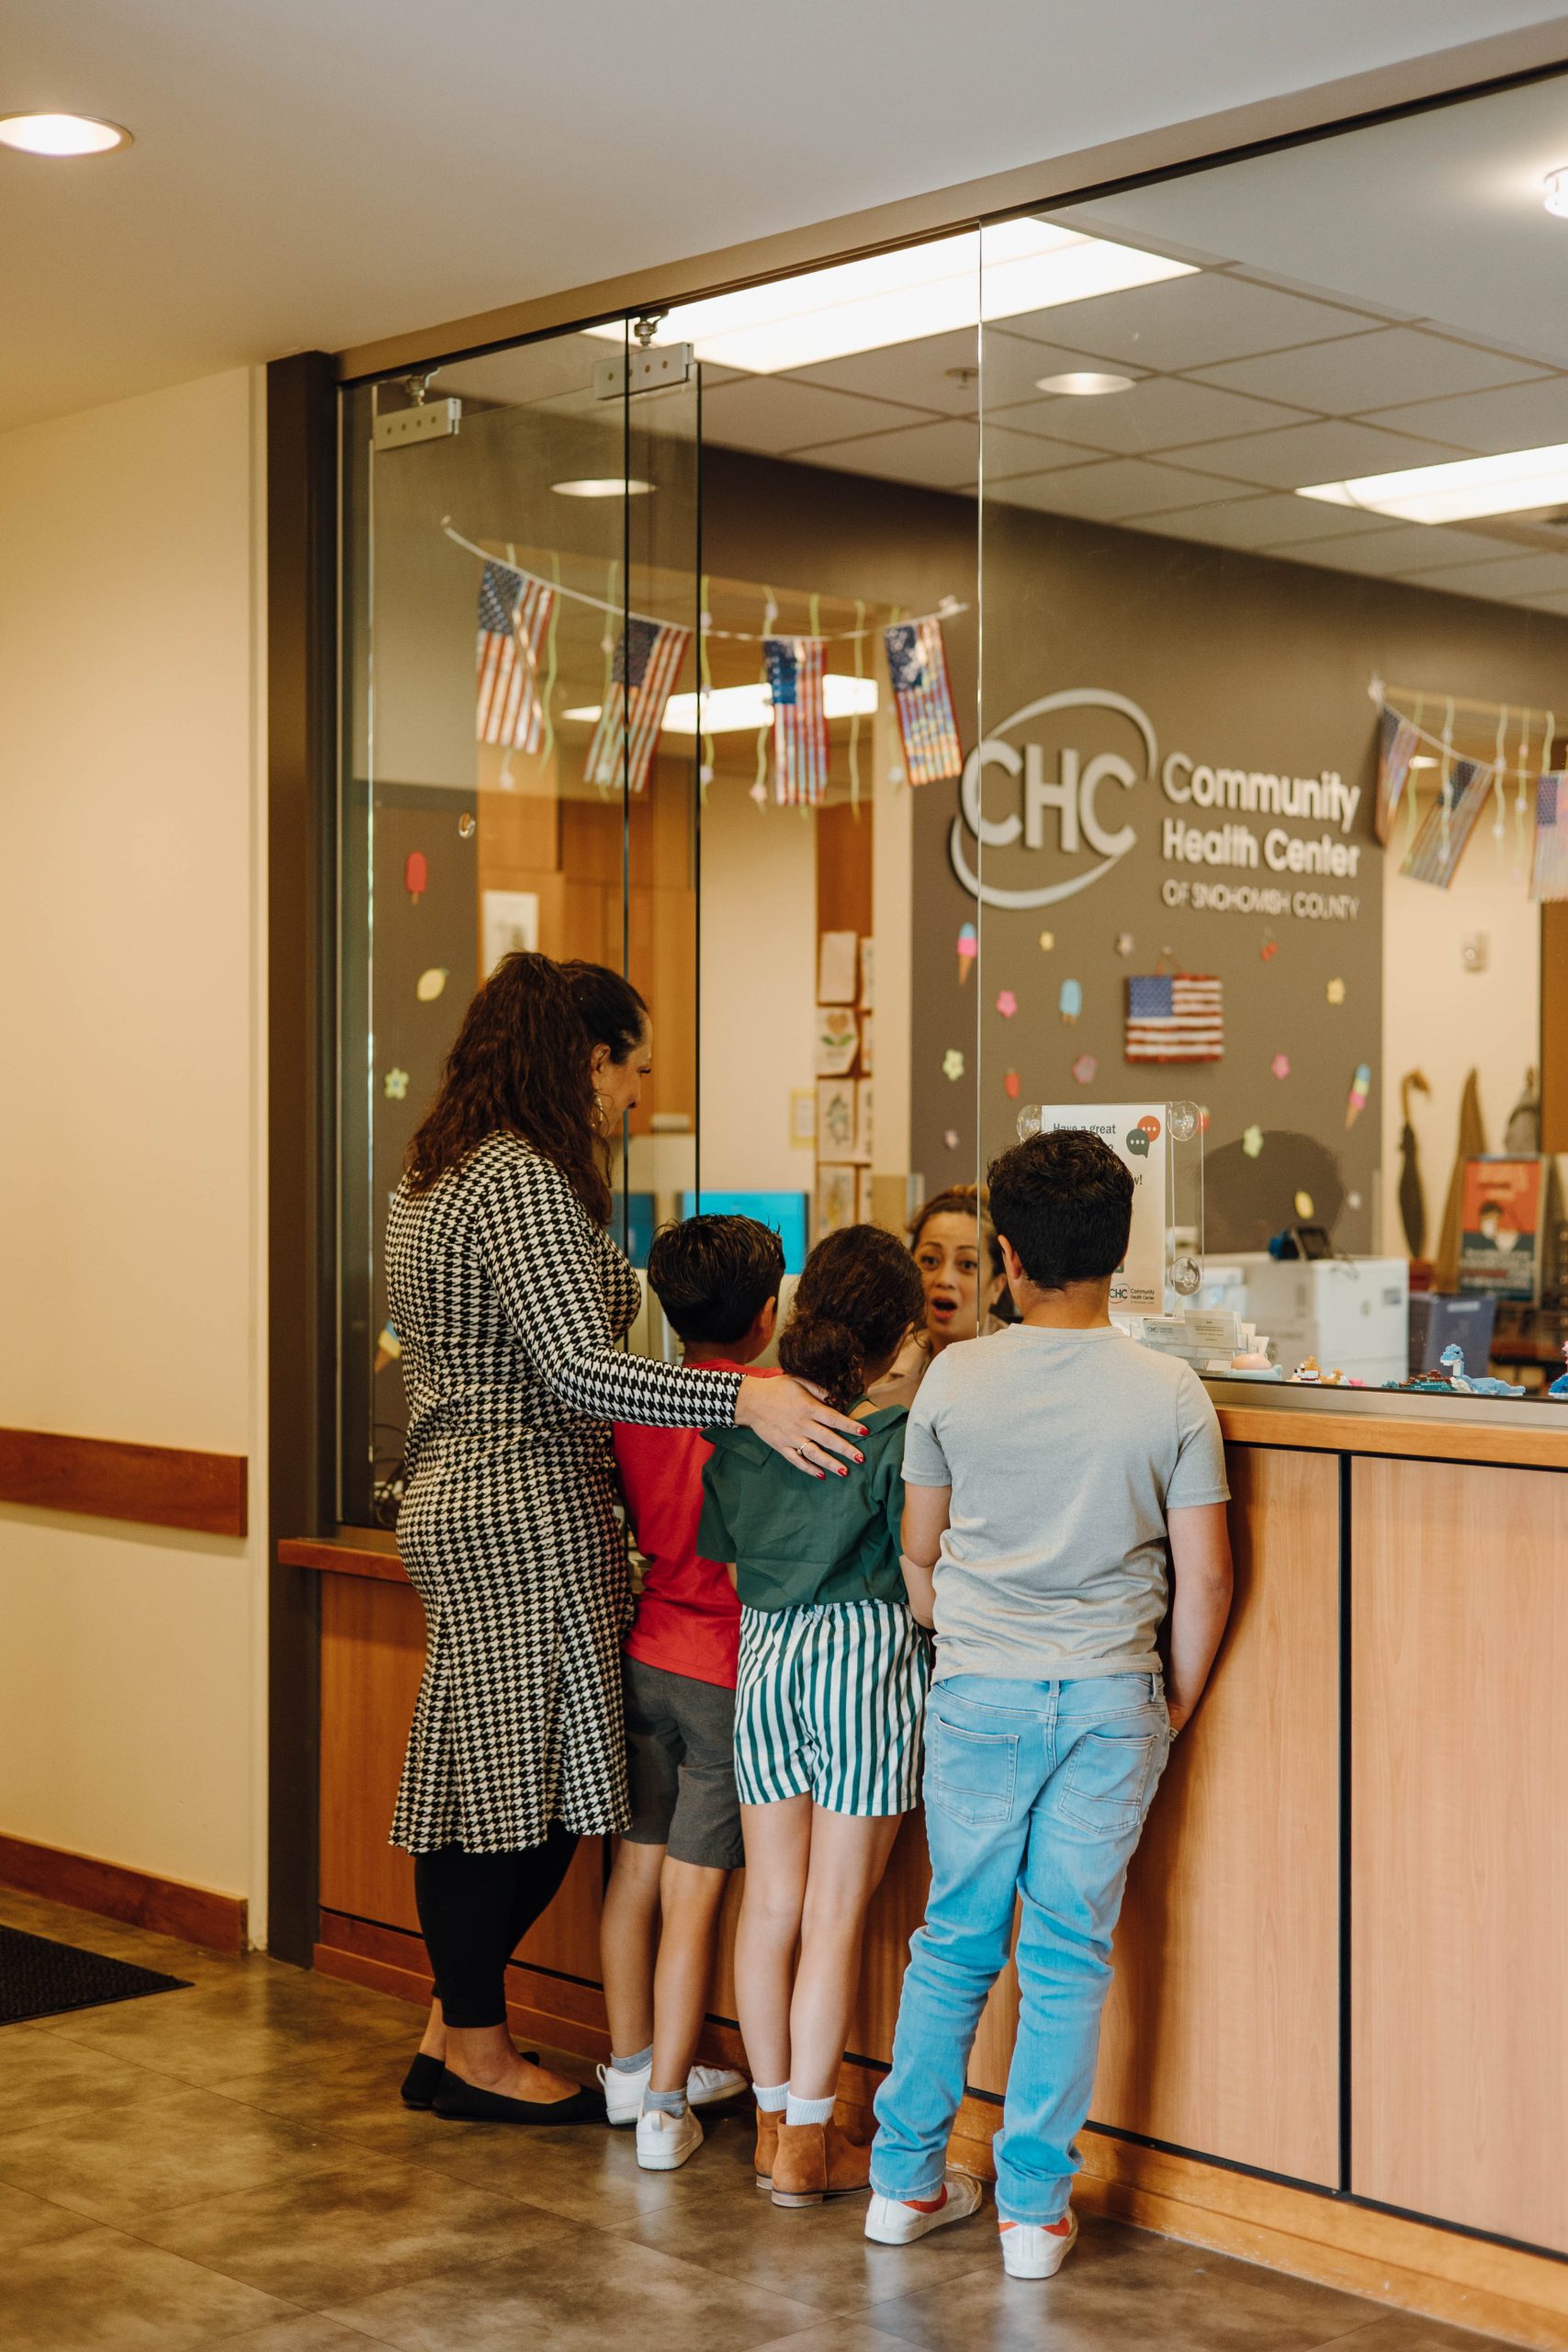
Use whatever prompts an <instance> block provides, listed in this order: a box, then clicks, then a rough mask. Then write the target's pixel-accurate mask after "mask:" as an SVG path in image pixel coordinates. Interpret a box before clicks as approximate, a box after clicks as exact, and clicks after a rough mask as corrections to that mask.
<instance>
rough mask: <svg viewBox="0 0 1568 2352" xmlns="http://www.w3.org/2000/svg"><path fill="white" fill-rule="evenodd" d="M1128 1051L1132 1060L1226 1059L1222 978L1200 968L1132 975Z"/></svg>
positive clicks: (1204, 1060) (1128, 997) (1129, 983)
mask: <svg viewBox="0 0 1568 2352" xmlns="http://www.w3.org/2000/svg"><path fill="white" fill-rule="evenodd" d="M1126 1051H1127V1059H1128V1060H1129V1061H1130V1062H1217V1061H1223V1060H1224V1051H1225V1020H1224V989H1223V988H1222V986H1221V984H1220V982H1219V981H1218V980H1217V979H1215V978H1213V976H1212V975H1211V974H1208V973H1200V972H1175V973H1169V972H1150V973H1145V974H1141V975H1140V976H1139V977H1138V978H1136V979H1129V980H1128V982H1127V1048H1126Z"/></svg>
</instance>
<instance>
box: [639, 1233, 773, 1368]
mask: <svg viewBox="0 0 1568 2352" xmlns="http://www.w3.org/2000/svg"><path fill="white" fill-rule="evenodd" d="M783 1280H784V1244H783V1242H782V1241H781V1240H780V1239H779V1237H778V1235H777V1234H776V1233H774V1232H773V1231H771V1230H770V1228H769V1227H767V1226H765V1225H759V1223H758V1222H757V1219H756V1218H755V1217H751V1216H689V1217H687V1218H686V1219H685V1220H684V1221H683V1223H682V1224H680V1225H667V1226H665V1227H663V1228H662V1230H661V1231H660V1233H659V1234H658V1235H656V1237H655V1238H654V1243H653V1247H652V1249H651V1250H649V1253H648V1286H649V1290H650V1291H652V1293H653V1295H654V1296H655V1298H656V1299H657V1300H658V1301H659V1304H660V1306H662V1308H663V1309H664V1312H665V1315H666V1317H668V1318H669V1321H670V1323H671V1327H672V1328H673V1329H674V1330H675V1332H676V1333H677V1334H678V1336H679V1337H680V1338H681V1339H682V1340H691V1341H693V1342H694V1343H695V1344H696V1345H697V1346H699V1347H723V1346H724V1345H725V1343H726V1342H727V1341H732V1340H743V1339H744V1338H745V1337H746V1334H747V1332H748V1331H749V1330H750V1329H751V1326H752V1324H753V1323H755V1321H756V1320H757V1317H758V1316H759V1315H761V1311H762V1309H763V1307H764V1306H766V1305H767V1303H768V1301H769V1299H770V1298H777V1296H778V1295H779V1284H780V1283H781V1282H783Z"/></svg>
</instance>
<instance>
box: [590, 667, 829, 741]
mask: <svg viewBox="0 0 1568 2352" xmlns="http://www.w3.org/2000/svg"><path fill="white" fill-rule="evenodd" d="M702 700H703V717H702V726H701V730H700V731H701V732H702V733H703V734H705V735H741V734H750V735H754V734H755V733H756V731H757V729H759V728H760V727H770V726H772V724H773V696H772V695H770V694H769V692H768V689H767V687H766V686H765V685H763V684H762V683H761V680H760V679H759V680H758V681H757V682H756V683H755V684H751V685H749V686H714V687H712V688H710V689H709V691H708V692H707V693H706V694H705V695H704V696H703V698H702ZM822 707H823V709H824V710H825V711H826V712H827V714H828V716H829V718H852V716H853V715H854V713H855V712H856V711H859V712H860V713H861V714H862V716H864V715H865V714H866V713H868V712H870V711H874V709H875V708H876V680H875V679H874V678H843V677H840V676H839V675H838V674H837V673H835V672H833V671H829V673H828V675H827V676H826V677H825V678H824V679H823V681H822ZM566 715H567V717H568V718H582V719H596V718H598V716H599V705H598V704H597V703H596V702H595V703H589V704H587V705H585V706H584V707H582V708H581V709H579V710H569V711H568V712H567V714H566ZM698 731H699V729H698V723H697V697H696V695H671V697H670V699H669V701H668V702H667V703H666V704H665V706H664V732H665V733H666V735H695V734H696V733H697V732H698Z"/></svg>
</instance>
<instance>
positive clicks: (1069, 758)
mask: <svg viewBox="0 0 1568 2352" xmlns="http://www.w3.org/2000/svg"><path fill="white" fill-rule="evenodd" d="M1054 710H1109V711H1114V712H1115V713H1116V714H1117V715H1118V716H1119V717H1120V718H1124V719H1125V720H1126V721H1127V724H1128V726H1129V727H1130V728H1131V729H1133V732H1134V735H1135V736H1136V738H1137V739H1138V745H1139V749H1140V750H1141V752H1142V754H1143V758H1142V764H1141V766H1138V767H1134V766H1133V765H1132V763H1130V762H1129V761H1127V760H1124V759H1122V757H1121V755H1120V753H1118V752H1098V753H1097V754H1096V755H1095V757H1094V758H1093V759H1091V760H1089V761H1087V762H1080V760H1079V756H1078V754H1077V752H1076V751H1073V750H1070V749H1068V750H1064V752H1062V755H1061V772H1060V774H1059V775H1055V776H1047V775H1046V773H1045V753H1044V752H1043V749H1042V747H1041V746H1040V745H1039V744H1038V743H1025V744H1024V746H1023V747H1022V750H1020V749H1019V746H1018V745H1017V744H1016V743H1011V742H1009V741H1007V740H1006V739H1007V738H1008V737H1009V736H1010V735H1012V734H1014V733H1015V732H1016V731H1017V729H1019V728H1021V727H1024V726H1027V724H1028V722H1029V721H1030V720H1031V719H1032V718H1043V717H1044V716H1045V715H1046V713H1047V712H1049V711H1054ZM1158 763H1159V747H1158V745H1157V744H1156V741H1155V730H1154V729H1153V727H1152V726H1151V724H1150V723H1149V719H1148V717H1147V714H1146V713H1145V712H1144V711H1142V710H1140V709H1139V707H1138V706H1137V704H1136V703H1135V702H1130V701H1129V700H1128V698H1127V696H1126V695H1116V694H1111V693H1110V692H1109V691H1108V690H1107V689H1105V688H1103V687H1100V686H1069V687H1068V688H1066V691H1065V692H1063V693H1061V694H1055V695H1042V697H1041V699H1040V700H1039V701H1038V702H1031V703H1026V704H1025V705H1024V707H1023V708H1022V709H1021V710H1015V711H1014V712H1013V715H1012V717H1011V718H1004V719H1003V721H1002V723H1001V725H1000V726H999V727H998V729H997V731H996V733H995V734H994V735H987V738H986V740H985V741H984V742H982V743H976V746H975V749H974V750H973V751H972V752H970V754H969V757H968V758H967V759H966V760H965V761H964V781H963V783H962V785H961V786H960V787H959V801H960V806H961V809H962V812H963V813H962V814H961V815H960V816H957V817H955V818H954V819H953V831H952V832H951V833H950V835H949V836H948V844H947V849H948V855H949V857H950V858H951V860H952V862H953V872H954V874H955V875H956V876H958V879H959V881H960V882H961V883H962V884H963V885H964V889H965V890H967V891H968V892H969V894H970V896H971V897H972V898H976V899H980V900H981V901H982V903H983V904H984V905H986V906H987V907H1048V906H1050V905H1052V904H1053V903H1054V901H1055V900H1056V899H1070V898H1072V897H1073V896H1074V895H1075V894H1076V893H1077V891H1079V890H1087V889H1088V888H1089V885H1090V884H1091V883H1093V882H1098V881H1100V879H1101V877H1102V876H1105V875H1107V874H1109V873H1110V871H1111V867H1112V866H1113V865H1116V864H1117V863H1118V862H1119V861H1120V860H1121V859H1122V858H1123V857H1125V856H1126V854H1127V852H1128V851H1129V850H1130V849H1131V848H1132V846H1133V844H1134V842H1135V841H1136V840H1137V838H1138V836H1137V833H1136V831H1134V828H1133V827H1132V826H1131V825H1120V826H1118V827H1116V829H1115V830H1114V831H1112V830H1111V828H1109V827H1108V826H1107V825H1106V823H1105V822H1104V820H1103V817H1102V815H1101V811H1100V786H1102V785H1107V784H1115V785H1119V786H1121V787H1122V790H1123V791H1126V790H1128V789H1129V788H1130V787H1131V786H1133V785H1134V784H1137V783H1138V782H1139V781H1140V780H1141V778H1143V777H1145V776H1149V777H1152V776H1153V775H1154V773H1155V770H1156V767H1157V765H1158ZM988 767H997V768H1000V769H1002V770H1003V772H1004V773H1005V774H1006V775H1010V776H1013V777H1015V778H1016V777H1018V776H1021V777H1022V779H1023V807H1022V813H1021V814H1019V813H1018V812H1017V811H1016V810H1015V811H1014V813H1013V814H1012V815H1011V816H1010V817H1002V818H991V817H987V815H986V813H985V810H984V809H983V808H982V807H981V795H982V792H983V790H984V786H985V774H986V770H987V768H988ZM1047 809H1055V811H1056V818H1057V823H1058V825H1059V827H1060V831H1061V847H1062V854H1063V855H1064V856H1065V857H1072V856H1076V855H1077V853H1078V851H1079V850H1080V849H1081V848H1082V847H1083V845H1084V843H1085V842H1088V844H1089V848H1090V849H1091V850H1093V851H1094V852H1095V853H1096V854H1097V856H1098V858H1099V860H1100V862H1099V864H1098V865H1091V866H1089V868H1088V869H1087V870H1086V871H1085V872H1084V873H1082V874H1075V875H1074V876H1073V877H1072V879H1071V880H1070V881H1068V882H1053V883H1051V884H1049V885H1048V886H1047V887H1046V888H1043V889H1039V890H1004V889H1001V888H998V885H997V884H996V883H994V882H983V881H982V880H981V879H980V876H978V875H977V874H976V873H974V872H973V871H972V870H971V868H970V865H969V862H968V859H967V858H966V857H965V855H964V828H965V827H967V828H968V830H969V831H970V832H971V833H973V835H974V836H975V839H976V842H979V844H980V846H981V848H982V849H1007V848H1009V847H1010V845H1011V844H1012V843H1013V842H1016V841H1017V840H1018V839H1019V837H1020V835H1021V836H1022V838H1023V842H1024V846H1025V847H1026V848H1027V849H1043V847H1044V845H1045V811H1046V810H1047Z"/></svg>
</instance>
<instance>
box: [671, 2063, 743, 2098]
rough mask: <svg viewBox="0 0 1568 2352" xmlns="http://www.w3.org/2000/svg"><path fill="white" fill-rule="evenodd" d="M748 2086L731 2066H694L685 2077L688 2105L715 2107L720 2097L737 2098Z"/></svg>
mask: <svg viewBox="0 0 1568 2352" xmlns="http://www.w3.org/2000/svg"><path fill="white" fill-rule="evenodd" d="M749 2088H750V2085H749V2084H748V2082H747V2080H746V2077H745V2075H739V2074H737V2073H736V2071H735V2068H734V2067H733V2066H694V2067H693V2069H692V2071H691V2073H690V2074H689V2075H687V2077H686V2104H687V2106H688V2107H716V2106H717V2105H718V2103H719V2101H720V2099H726V2098H739V2095H740V2093H741V2092H742V2091H743V2090H747V2089H749Z"/></svg>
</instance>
